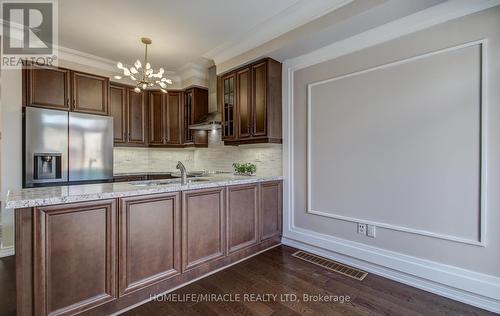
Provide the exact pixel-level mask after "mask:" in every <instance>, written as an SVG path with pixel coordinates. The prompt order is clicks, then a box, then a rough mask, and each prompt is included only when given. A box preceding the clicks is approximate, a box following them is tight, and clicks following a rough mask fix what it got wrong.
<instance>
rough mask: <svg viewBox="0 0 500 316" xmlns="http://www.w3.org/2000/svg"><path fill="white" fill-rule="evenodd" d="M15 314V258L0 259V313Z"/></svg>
mask: <svg viewBox="0 0 500 316" xmlns="http://www.w3.org/2000/svg"><path fill="white" fill-rule="evenodd" d="M15 314H16V259H15V257H14V256H10V257H4V258H1V259H0V315H2V316H3V315H15Z"/></svg>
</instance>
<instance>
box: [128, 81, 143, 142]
mask: <svg viewBox="0 0 500 316" xmlns="http://www.w3.org/2000/svg"><path fill="white" fill-rule="evenodd" d="M127 113H128V115H127V116H128V117H127V118H128V137H127V139H128V143H130V144H138V145H146V142H147V139H146V130H147V129H146V126H147V116H146V113H147V111H146V103H145V101H144V92H141V93H136V92H135V91H134V90H133V89H128V107H127Z"/></svg>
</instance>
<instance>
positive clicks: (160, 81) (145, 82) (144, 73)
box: [115, 37, 172, 93]
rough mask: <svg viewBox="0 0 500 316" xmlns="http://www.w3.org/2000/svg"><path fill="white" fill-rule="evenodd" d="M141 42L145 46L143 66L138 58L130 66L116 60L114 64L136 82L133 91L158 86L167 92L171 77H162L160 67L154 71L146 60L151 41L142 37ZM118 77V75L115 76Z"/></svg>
mask: <svg viewBox="0 0 500 316" xmlns="http://www.w3.org/2000/svg"><path fill="white" fill-rule="evenodd" d="M141 42H142V43H143V44H144V45H145V46H146V48H145V52H144V67H143V65H142V63H141V61H140V60H139V59H137V60H136V61H135V63H134V65H133V66H132V67H130V68H127V67H125V66H124V65H123V64H122V63H121V62H118V63H117V64H116V66H117V67H118V69H121V70H123V74H124V75H125V76H126V77H129V78H130V79H131V80H133V81H135V82H136V87H135V88H134V91H135V92H137V93H140V92H141V91H143V90H146V89H148V88H152V89H154V88H155V87H157V88H158V87H159V88H160V90H161V92H163V93H167V90H166V88H167V84H172V80H171V79H167V78H164V77H163V74H164V73H165V70H164V69H163V68H160V69H159V70H158V72H156V73H155V72H154V70H153V68H152V67H151V64H150V63H149V62H148V45H150V44H151V43H152V41H151V39H150V38H147V37H143V38H141ZM115 77H116V78H118V77H119V76H115Z"/></svg>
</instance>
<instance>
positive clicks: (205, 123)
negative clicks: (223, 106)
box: [189, 112, 222, 131]
mask: <svg viewBox="0 0 500 316" xmlns="http://www.w3.org/2000/svg"><path fill="white" fill-rule="evenodd" d="M221 121H222V115H221V114H220V113H219V112H210V113H208V114H207V115H206V116H205V117H203V118H202V119H201V122H200V123H198V124H192V125H189V129H197V130H204V131H209V130H214V129H220V128H222V125H221Z"/></svg>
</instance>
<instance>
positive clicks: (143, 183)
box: [129, 178, 209, 187]
mask: <svg viewBox="0 0 500 316" xmlns="http://www.w3.org/2000/svg"><path fill="white" fill-rule="evenodd" d="M206 181H209V179H202V178H188V180H187V182H188V184H189V183H196V182H206ZM178 183H181V179H168V180H147V181H133V182H129V184H131V185H135V186H138V187H151V186H159V185H167V184H178Z"/></svg>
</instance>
